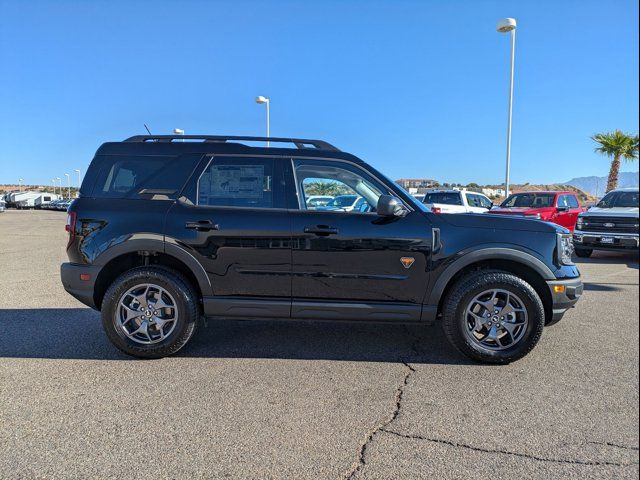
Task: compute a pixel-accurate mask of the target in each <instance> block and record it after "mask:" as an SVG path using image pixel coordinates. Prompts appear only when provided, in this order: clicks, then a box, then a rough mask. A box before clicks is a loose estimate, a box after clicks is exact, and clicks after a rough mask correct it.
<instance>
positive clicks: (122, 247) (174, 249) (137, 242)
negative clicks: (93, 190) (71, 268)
mask: <svg viewBox="0 0 640 480" xmlns="http://www.w3.org/2000/svg"><path fill="white" fill-rule="evenodd" d="M139 251H151V252H161V253H164V254H167V255H169V256H171V257H174V258H175V259H176V260H179V261H180V262H182V263H183V264H185V265H186V267H187V268H188V269H189V270H190V271H191V273H192V274H193V276H194V277H195V278H196V281H197V282H198V287H199V288H200V291H201V292H202V295H203V296H207V295H211V294H212V293H213V288H212V286H211V282H210V281H209V276H208V275H207V272H206V271H205V269H204V268H203V266H202V265H201V264H200V262H198V260H196V258H195V257H194V256H193V255H192V254H191V253H189V251H187V250H186V249H184V248H182V247H180V246H179V245H177V244H176V243H169V242H166V241H164V240H163V239H162V236H158V237H156V238H134V239H130V240H125V241H124V242H122V243H119V244H117V245H114V246H112V247H109V248H107V250H105V251H104V252H102V253H101V254H100V255H98V257H96V259H95V260H94V262H93V263H94V265H97V266H99V267H104V266H105V265H106V264H107V263H109V262H110V261H111V260H113V259H114V258H116V257H119V256H120V255H125V254H127V253H132V252H139Z"/></svg>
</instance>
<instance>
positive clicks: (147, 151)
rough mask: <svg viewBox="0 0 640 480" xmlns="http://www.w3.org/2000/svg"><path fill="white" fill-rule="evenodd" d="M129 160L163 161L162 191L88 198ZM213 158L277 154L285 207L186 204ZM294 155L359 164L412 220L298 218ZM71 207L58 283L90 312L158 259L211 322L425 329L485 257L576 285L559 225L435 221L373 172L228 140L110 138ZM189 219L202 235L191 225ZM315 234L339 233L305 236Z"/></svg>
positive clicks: (552, 311)
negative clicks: (331, 322) (118, 162)
mask: <svg viewBox="0 0 640 480" xmlns="http://www.w3.org/2000/svg"><path fill="white" fill-rule="evenodd" d="M132 155H133V156H138V157H139V156H150V157H153V156H157V157H166V158H168V159H170V162H169V165H170V167H168V168H169V170H170V171H168V172H167V174H166V175H165V176H164V177H163V179H162V181H161V182H160V184H159V185H152V187H157V188H156V189H157V190H158V191H161V190H162V189H165V190H166V191H162V192H161V194H153V192H152V193H151V194H148V195H143V194H139V193H136V194H135V195H131V196H129V197H127V198H99V196H97V195H95V192H96V191H98V190H99V188H100V185H98V184H97V183H99V179H100V178H101V177H100V175H101V170H100V169H101V168H102V166H101V164H102V163H105V162H107V160H109V161H113V156H118V157H123V158H124V157H127V156H132ZM212 156H213V158H215V156H224V157H225V158H234V157H235V156H239V157H247V156H249V157H269V158H275V162H274V164H275V165H276V168H275V172H274V179H275V181H276V185H275V187H274V188H275V189H276V190H277V191H276V193H277V194H278V195H279V198H281V201H282V205H281V206H279V208H273V209H252V208H244V207H202V206H196V205H194V204H193V203H195V198H196V195H197V194H196V193H195V190H196V184H197V180H198V178H199V176H200V175H201V173H202V172H203V170H204V169H205V168H206V166H207V164H208V162H209V161H210V160H211V158H212ZM294 158H322V159H325V160H335V161H345V162H349V163H350V164H353V165H357V166H358V167H359V168H362V169H364V170H366V171H367V172H368V173H369V174H371V175H373V176H375V177H376V178H377V179H379V180H380V181H381V182H383V183H384V184H385V186H386V187H387V188H388V190H389V193H390V194H392V195H394V196H395V197H397V198H399V199H400V200H401V201H402V202H403V204H404V205H405V207H406V209H407V211H408V213H407V214H406V215H404V216H401V217H382V216H379V215H377V214H375V213H357V214H354V213H336V212H325V211H306V210H301V209H299V208H298V205H297V197H296V193H295V192H296V186H295V182H294V181H293V176H292V173H291V172H292V159H294ZM152 190H153V188H152ZM69 212H70V213H73V214H74V215H75V224H74V225H73V226H72V228H73V229H74V231H75V238H73V240H72V241H71V242H70V244H69V246H68V249H67V252H68V256H69V260H70V262H69V263H67V264H64V265H63V267H62V277H63V283H64V285H65V288H66V289H67V290H68V291H69V292H70V293H71V294H72V295H74V296H76V297H77V298H79V299H80V300H81V301H83V302H84V303H86V304H87V305H90V306H92V307H94V308H98V309H99V308H100V305H101V301H102V295H103V294H104V291H105V289H106V286H108V284H109V282H111V281H113V279H114V275H117V274H119V273H122V271H124V270H126V268H125V267H123V266H122V265H125V266H135V265H136V264H142V262H149V263H165V262H166V261H168V262H169V265H170V266H172V267H173V268H178V269H180V270H181V271H183V272H184V273H185V274H187V275H188V277H189V279H190V280H191V281H192V282H193V283H194V285H195V286H196V287H197V288H198V291H199V293H200V294H201V296H202V302H203V309H204V313H205V314H207V315H209V316H237V317H278V318H322V319H345V320H356V319H358V320H367V319H369V320H397V321H407V322H414V321H416V322H418V321H423V322H431V321H433V320H434V319H435V317H436V315H437V313H438V305H439V303H440V300H441V298H442V296H443V295H444V294H446V290H447V286H449V285H450V282H451V280H452V279H453V278H454V277H455V275H456V273H457V272H459V271H460V270H461V269H463V268H469V267H470V266H473V265H475V264H478V265H480V264H485V265H486V264H487V262H488V263H489V264H490V263H491V262H495V263H496V265H502V266H504V265H506V264H507V263H508V264H510V265H516V267H518V266H519V267H521V268H522V269H523V270H522V271H525V272H528V274H531V275H535V276H536V280H537V281H538V282H539V283H540V282H541V283H540V284H541V285H543V287H541V288H543V289H548V288H551V285H552V284H554V283H557V282H558V281H565V282H568V283H570V284H573V285H577V284H579V276H580V274H579V272H578V270H577V268H576V267H575V266H573V265H561V264H560V262H559V261H558V259H557V258H558V255H557V248H558V234H566V233H567V231H566V230H564V229H562V228H561V227H558V226H557V225H553V224H549V223H545V222H541V221H537V220H532V219H525V218H513V217H507V216H498V215H495V216H494V215H490V214H459V215H436V214H433V213H431V212H430V211H426V210H425V209H424V207H422V205H421V204H420V203H419V202H417V201H416V200H414V199H413V197H411V196H410V195H408V194H407V193H406V192H405V191H404V190H402V189H400V188H399V187H398V186H397V185H395V183H393V182H391V181H389V180H387V179H386V178H385V177H384V176H383V175H381V174H380V173H379V172H377V171H376V170H375V169H373V168H371V167H370V166H368V165H367V164H365V163H364V162H362V161H361V160H359V159H358V158H356V157H354V156H352V155H350V154H347V153H344V152H339V151H331V150H317V149H285V148H259V147H248V146H245V145H242V144H237V143H229V142H226V143H223V142H211V143H209V142H198V143H195V142H137V143H136V142H117V143H106V144H104V145H103V146H102V147H100V149H99V150H98V152H97V154H96V157H95V159H94V161H93V162H92V164H91V167H90V169H89V171H88V172H87V175H86V177H85V180H84V182H83V185H82V188H81V192H80V198H78V199H77V200H76V201H75V202H73V204H72V206H71V207H70V209H69ZM193 222H201V223H202V224H203V225H204V226H205V228H204V229H194V228H192V227H191V228H188V225H189V224H191V225H192V224H193ZM207 222H208V223H207ZM207 225H208V226H207ZM318 226H321V227H331V228H332V229H335V232H334V233H332V234H330V235H323V234H321V235H319V234H316V233H306V232H305V230H308V229H309V228H311V229H314V228H316V227H318ZM209 227H212V228H209ZM403 257H411V258H413V259H414V261H413V264H412V265H410V266H409V267H408V268H406V267H405V265H403V263H402V261H401V258H403ZM124 259H126V262H125V260H124ZM516 270H517V268H516ZM83 272H84V273H89V274H90V276H91V279H90V280H89V281H84V282H80V281H78V280H77V278H76V277H77V276H78V275H79V274H80V273H83ZM551 292H553V291H552V290H551ZM540 293H541V296H543V297H545V298H544V300H545V301H546V302H547V303H548V305H546V306H547V307H548V308H547V310H548V313H549V315H550V316H551V315H553V316H554V317H557V316H561V315H562V314H563V313H564V311H566V309H567V308H569V307H570V306H572V305H573V303H575V301H574V299H572V298H564V297H562V298H561V297H559V296H555V295H554V294H553V293H549V291H548V290H546V291H545V292H540Z"/></svg>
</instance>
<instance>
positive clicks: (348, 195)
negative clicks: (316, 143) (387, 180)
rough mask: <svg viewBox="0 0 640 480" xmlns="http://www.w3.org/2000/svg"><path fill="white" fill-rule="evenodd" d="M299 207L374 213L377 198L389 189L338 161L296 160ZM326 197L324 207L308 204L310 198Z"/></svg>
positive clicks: (356, 169) (356, 168)
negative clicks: (326, 200)
mask: <svg viewBox="0 0 640 480" xmlns="http://www.w3.org/2000/svg"><path fill="white" fill-rule="evenodd" d="M294 170H295V178H296V182H297V184H298V185H297V186H298V196H299V204H300V208H302V209H306V210H311V209H313V210H316V211H326V212H350V213H368V212H375V208H376V205H377V204H378V198H380V195H382V194H383V193H388V189H387V188H386V187H385V186H384V185H382V184H381V183H380V182H378V181H377V180H376V179H374V178H373V177H371V176H370V175H369V174H367V173H366V172H365V171H363V170H361V169H359V168H358V167H356V166H354V165H351V164H348V163H345V162H339V161H326V160H295V161H294ZM317 195H323V196H328V197H333V198H331V199H330V200H329V201H328V202H327V203H326V204H325V205H314V206H311V205H309V203H308V201H307V199H309V198H311V197H314V196H317Z"/></svg>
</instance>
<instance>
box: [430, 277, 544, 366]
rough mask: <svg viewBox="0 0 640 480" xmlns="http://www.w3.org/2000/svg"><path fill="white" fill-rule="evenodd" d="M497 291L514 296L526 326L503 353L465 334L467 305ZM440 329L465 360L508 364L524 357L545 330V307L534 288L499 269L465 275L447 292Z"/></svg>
mask: <svg viewBox="0 0 640 480" xmlns="http://www.w3.org/2000/svg"><path fill="white" fill-rule="evenodd" d="M492 288H498V289H502V290H506V291H508V292H511V293H513V294H515V295H517V296H518V297H519V298H520V299H521V300H522V302H523V304H524V305H523V306H524V308H525V309H526V311H527V314H528V320H529V323H528V325H527V328H526V330H525V332H524V334H523V336H522V338H521V339H520V340H519V341H518V342H517V343H516V344H515V345H512V346H511V347H508V348H506V349H504V350H491V349H487V348H484V347H482V346H480V345H478V344H477V343H475V342H473V341H472V340H471V339H469V338H468V337H467V334H466V333H465V330H464V329H465V328H466V319H465V311H466V308H467V306H468V304H469V303H470V302H471V301H472V300H473V299H474V298H475V297H476V296H477V295H479V294H481V293H482V292H483V291H484V290H489V289H492ZM442 313H443V323H442V326H443V329H444V333H445V335H446V337H447V339H448V340H449V341H450V342H451V344H452V345H453V346H454V347H455V348H456V349H458V350H459V351H460V352H461V353H463V354H464V355H466V356H467V357H469V358H471V359H473V360H476V361H479V362H484V363H498V364H507V363H510V362H513V361H515V360H518V359H520V358H522V357H524V356H525V355H527V354H528V353H529V352H530V351H531V350H532V349H533V348H534V347H535V346H536V344H537V343H538V340H540V336H541V335H542V330H543V329H544V321H545V313H544V305H543V304H542V300H540V296H539V295H538V294H537V292H536V291H535V290H534V288H533V287H532V286H531V285H529V284H528V283H527V282H525V281H524V280H523V279H521V278H520V277H518V276H516V275H513V274H511V273H508V272H504V271H499V270H482V271H477V272H473V273H470V274H468V275H465V276H464V277H462V278H461V279H460V280H458V281H457V282H456V283H455V285H453V287H452V288H451V290H450V291H449V293H448V295H447V297H446V298H445V301H444V304H443V312H442Z"/></svg>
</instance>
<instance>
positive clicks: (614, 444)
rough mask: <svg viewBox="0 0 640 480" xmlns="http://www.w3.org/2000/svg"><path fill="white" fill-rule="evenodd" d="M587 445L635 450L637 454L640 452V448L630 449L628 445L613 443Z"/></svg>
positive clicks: (591, 443)
mask: <svg viewBox="0 0 640 480" xmlns="http://www.w3.org/2000/svg"><path fill="white" fill-rule="evenodd" d="M587 444H590V445H603V446H607V447H615V448H622V449H624V450H634V451H636V452H637V451H639V450H640V448H638V447H629V446H627V445H620V444H619V443H613V442H587Z"/></svg>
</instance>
